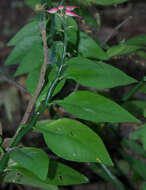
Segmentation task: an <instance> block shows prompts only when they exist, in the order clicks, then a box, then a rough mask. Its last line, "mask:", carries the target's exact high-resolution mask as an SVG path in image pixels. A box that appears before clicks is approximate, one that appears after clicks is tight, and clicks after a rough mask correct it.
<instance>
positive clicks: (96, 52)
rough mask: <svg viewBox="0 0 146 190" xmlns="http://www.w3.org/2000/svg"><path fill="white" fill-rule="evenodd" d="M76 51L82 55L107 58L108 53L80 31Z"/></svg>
mask: <svg viewBox="0 0 146 190" xmlns="http://www.w3.org/2000/svg"><path fill="white" fill-rule="evenodd" d="M78 52H79V54H80V55H82V56H83V57H87V58H93V59H101V60H108V59H109V57H108V55H107V54H106V53H105V52H104V51H103V49H102V48H101V47H100V46H99V45H98V44H97V43H96V42H95V41H94V40H93V39H92V38H91V37H90V36H88V35H87V34H85V33H83V32H80V41H79V46H78Z"/></svg>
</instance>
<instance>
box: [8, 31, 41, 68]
mask: <svg viewBox="0 0 146 190" xmlns="http://www.w3.org/2000/svg"><path fill="white" fill-rule="evenodd" d="M37 43H41V37H40V36H37V35H34V36H29V37H27V38H24V39H23V40H21V41H20V42H19V43H18V44H17V46H16V47H15V48H14V49H13V50H12V52H11V53H10V55H9V56H8V58H7V60H6V65H10V64H16V63H17V62H20V61H21V60H22V58H23V57H24V55H26V53H28V52H29V51H30V49H31V48H32V46H33V45H34V46H35V44H37Z"/></svg>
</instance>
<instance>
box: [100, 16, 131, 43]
mask: <svg viewBox="0 0 146 190" xmlns="http://www.w3.org/2000/svg"><path fill="white" fill-rule="evenodd" d="M131 19H132V16H129V17H128V18H126V19H125V20H124V21H122V22H121V23H120V24H119V25H118V26H116V27H115V28H114V29H113V31H112V32H111V33H110V34H109V35H108V36H107V38H106V39H105V40H104V41H103V43H102V46H104V45H105V44H107V42H108V41H109V40H110V39H111V38H112V37H113V36H115V34H116V33H117V31H118V30H119V29H120V28H121V27H122V26H123V25H125V24H126V23H127V22H129V20H131Z"/></svg>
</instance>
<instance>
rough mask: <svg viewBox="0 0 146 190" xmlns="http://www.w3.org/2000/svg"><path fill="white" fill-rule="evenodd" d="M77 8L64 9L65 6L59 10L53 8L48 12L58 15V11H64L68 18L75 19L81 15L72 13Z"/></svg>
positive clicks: (68, 7)
mask: <svg viewBox="0 0 146 190" xmlns="http://www.w3.org/2000/svg"><path fill="white" fill-rule="evenodd" d="M76 8H77V7H75V6H66V7H64V6H62V5H60V6H59V7H58V8H52V9H49V10H47V12H48V13H51V14H53V13H57V12H58V11H64V13H65V15H67V16H73V17H78V18H80V16H79V15H77V14H75V13H73V12H72V10H74V9H76Z"/></svg>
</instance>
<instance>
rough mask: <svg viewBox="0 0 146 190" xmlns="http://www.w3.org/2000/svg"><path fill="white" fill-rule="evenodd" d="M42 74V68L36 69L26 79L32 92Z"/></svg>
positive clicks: (27, 86) (28, 88)
mask: <svg viewBox="0 0 146 190" xmlns="http://www.w3.org/2000/svg"><path fill="white" fill-rule="evenodd" d="M39 76H40V69H35V70H34V71H32V72H30V73H29V75H28V76H27V79H26V88H27V90H28V92H29V93H30V94H33V93H34V91H35V89H36V87H37V84H38V80H39Z"/></svg>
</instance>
